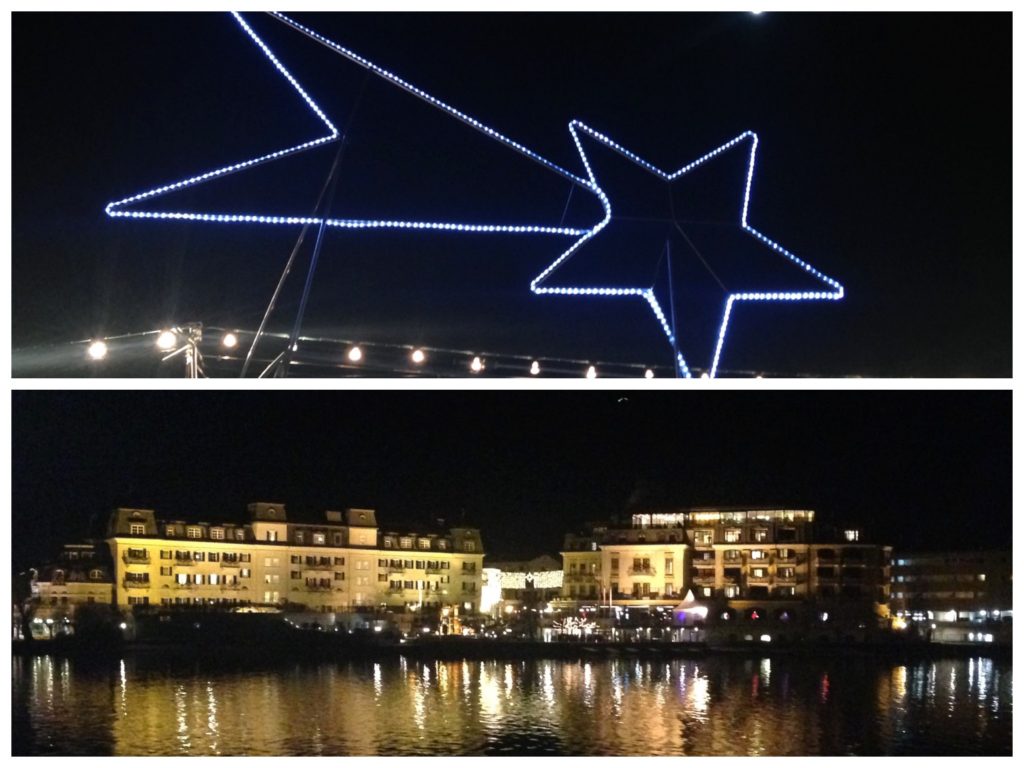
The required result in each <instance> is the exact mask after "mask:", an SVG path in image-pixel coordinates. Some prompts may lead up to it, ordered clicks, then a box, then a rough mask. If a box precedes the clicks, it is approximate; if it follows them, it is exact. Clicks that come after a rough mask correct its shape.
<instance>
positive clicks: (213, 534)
mask: <svg viewBox="0 0 1024 768" xmlns="http://www.w3.org/2000/svg"><path fill="white" fill-rule="evenodd" d="M210 538H211V539H216V540H217V541H223V540H224V529H223V528H211V529H210Z"/></svg>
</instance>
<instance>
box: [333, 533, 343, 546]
mask: <svg viewBox="0 0 1024 768" xmlns="http://www.w3.org/2000/svg"><path fill="white" fill-rule="evenodd" d="M334 546H336V547H340V546H341V534H340V533H335V534H334Z"/></svg>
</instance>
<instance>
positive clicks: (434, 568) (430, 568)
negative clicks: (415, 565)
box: [426, 565, 444, 574]
mask: <svg viewBox="0 0 1024 768" xmlns="http://www.w3.org/2000/svg"><path fill="white" fill-rule="evenodd" d="M443 570H444V569H443V568H442V567H441V566H439V565H428V566H427V568H426V571H427V573H435V574H439V573H441V572H442V571H443Z"/></svg>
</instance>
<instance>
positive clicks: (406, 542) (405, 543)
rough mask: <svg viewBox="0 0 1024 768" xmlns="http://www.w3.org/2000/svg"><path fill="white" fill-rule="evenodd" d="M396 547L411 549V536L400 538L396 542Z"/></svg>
mask: <svg viewBox="0 0 1024 768" xmlns="http://www.w3.org/2000/svg"><path fill="white" fill-rule="evenodd" d="M398 546H400V547H401V548H402V549H412V536H402V537H401V538H400V539H399V540H398Z"/></svg>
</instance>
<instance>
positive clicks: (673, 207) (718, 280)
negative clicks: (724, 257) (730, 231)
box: [668, 186, 729, 293]
mask: <svg viewBox="0 0 1024 768" xmlns="http://www.w3.org/2000/svg"><path fill="white" fill-rule="evenodd" d="M668 207H669V211H670V212H671V213H672V224H673V225H675V228H676V229H677V230H679V234H680V235H682V236H683V240H685V241H686V244H687V245H688V246H690V248H691V250H693V252H694V253H695V254H696V255H697V258H698V259H700V263H701V264H703V265H704V269H706V270H707V271H708V273H709V274H710V275H711V276H712V277H713V278H714V279H715V282H716V283H718V285H719V287H721V289H722V291H724V292H725V293H729V289H728V288H726V287H725V283H723V282H722V279H721V278H720V277H719V276H718V275H717V274H716V273H715V270H713V269H712V268H711V265H710V264H708V262H707V259H705V258H704V256H703V255H702V254H701V252H700V251H699V250H697V246H696V245H694V244H693V241H692V240H690V236H689V235H687V234H686V232H684V231H683V228H682V227H681V226H680V225H679V220H678V219H677V218H676V203H675V200H674V199H673V197H672V187H671V186H668Z"/></svg>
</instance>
